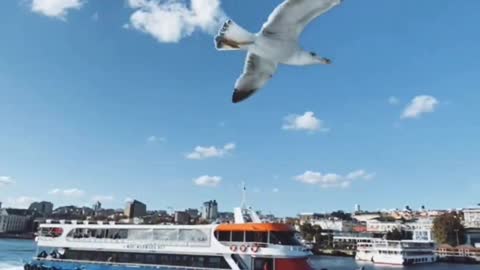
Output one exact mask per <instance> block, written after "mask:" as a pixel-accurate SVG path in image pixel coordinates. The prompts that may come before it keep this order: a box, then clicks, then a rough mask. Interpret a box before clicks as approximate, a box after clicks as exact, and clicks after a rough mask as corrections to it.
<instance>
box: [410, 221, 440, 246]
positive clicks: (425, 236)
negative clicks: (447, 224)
mask: <svg viewBox="0 0 480 270" xmlns="http://www.w3.org/2000/svg"><path fill="white" fill-rule="evenodd" d="M403 230H404V231H407V232H411V233H412V239H413V240H415V241H434V240H435V239H434V237H433V218H419V219H417V220H415V221H412V222H406V223H405V224H403Z"/></svg>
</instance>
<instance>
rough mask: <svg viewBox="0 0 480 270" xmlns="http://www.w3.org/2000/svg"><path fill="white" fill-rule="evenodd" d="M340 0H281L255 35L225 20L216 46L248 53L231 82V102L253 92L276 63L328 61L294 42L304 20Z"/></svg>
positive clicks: (271, 71)
mask: <svg viewBox="0 0 480 270" xmlns="http://www.w3.org/2000/svg"><path fill="white" fill-rule="evenodd" d="M341 2H342V0H285V1H284V2H283V3H282V4H280V5H279V6H278V7H277V8H275V10H274V11H273V12H272V14H270V16H269V18H268V20H267V22H266V23H265V24H264V25H263V27H262V29H261V30H260V32H259V33H257V34H252V33H250V32H248V31H246V30H245V29H243V28H242V27H240V26H239V25H237V24H236V23H235V22H233V21H232V20H227V21H226V22H225V23H224V24H223V26H222V27H221V28H220V30H219V33H218V35H217V36H216V37H215V45H216V48H217V49H218V50H245V51H247V52H248V53H247V57H246V60H245V67H244V70H243V73H242V75H240V77H239V78H238V79H237V82H236V83H235V90H234V92H233V96H232V102H233V103H237V102H240V101H242V100H245V99H246V98H248V97H250V96H251V95H252V94H254V93H255V92H257V90H259V89H260V88H261V87H263V86H264V85H265V84H266V83H267V82H268V80H270V78H271V77H272V76H273V74H274V73H275V71H276V70H277V66H278V64H286V65H295V66H305V65H315V64H330V63H331V61H330V60H329V59H328V58H324V57H321V56H318V55H317V54H315V53H313V52H308V51H305V50H303V49H302V48H301V47H300V45H299V44H298V38H299V36H300V34H301V33H302V32H303V29H304V28H305V26H306V25H307V24H308V23H310V22H311V21H312V20H314V19H315V18H317V17H318V16H320V15H322V14H324V13H325V12H327V11H329V10H330V9H332V8H333V7H335V6H337V5H339V4H340V3H341Z"/></svg>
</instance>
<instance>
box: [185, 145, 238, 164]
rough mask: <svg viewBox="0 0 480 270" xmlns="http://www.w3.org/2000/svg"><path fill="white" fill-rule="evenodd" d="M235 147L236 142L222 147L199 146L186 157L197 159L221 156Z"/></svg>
mask: <svg viewBox="0 0 480 270" xmlns="http://www.w3.org/2000/svg"><path fill="white" fill-rule="evenodd" d="M235 148H236V145H235V144H234V143H227V144H225V145H224V146H223V147H222V148H217V147H215V146H197V147H195V149H194V151H193V152H191V153H189V154H187V155H186V156H185V157H186V158H187V159H196V160H202V159H207V158H215V157H217V158H219V157H223V156H225V155H226V154H229V153H231V152H232V151H233V150H235Z"/></svg>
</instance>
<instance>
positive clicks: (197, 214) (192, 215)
mask: <svg viewBox="0 0 480 270" xmlns="http://www.w3.org/2000/svg"><path fill="white" fill-rule="evenodd" d="M185 212H187V214H188V215H189V216H190V218H192V219H197V218H199V217H200V212H199V211H198V209H194V208H188V209H186V210H185Z"/></svg>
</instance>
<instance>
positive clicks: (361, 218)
mask: <svg viewBox="0 0 480 270" xmlns="http://www.w3.org/2000/svg"><path fill="white" fill-rule="evenodd" d="M379 217H380V213H367V212H361V213H354V215H353V216H352V218H353V219H355V220H356V221H358V222H367V221H368V220H372V219H376V218H379Z"/></svg>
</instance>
